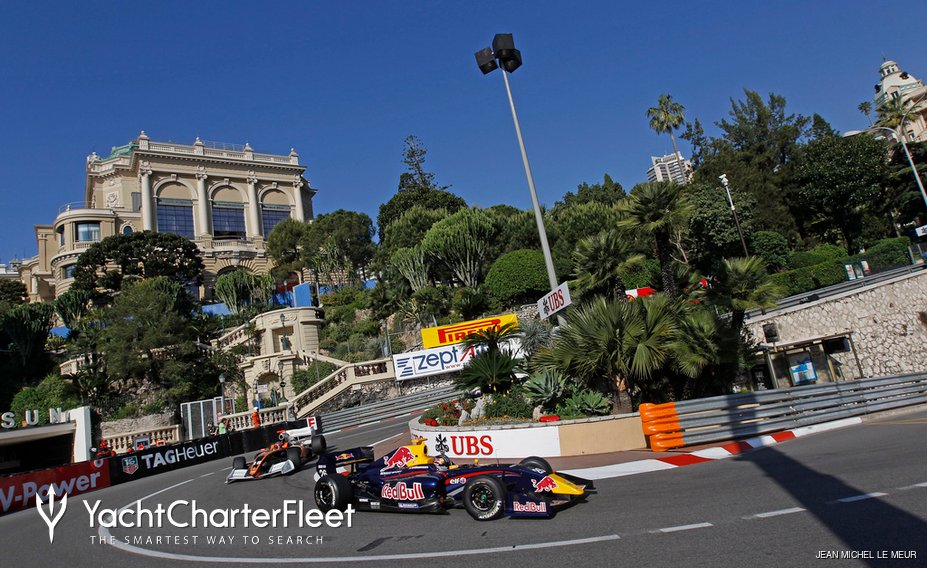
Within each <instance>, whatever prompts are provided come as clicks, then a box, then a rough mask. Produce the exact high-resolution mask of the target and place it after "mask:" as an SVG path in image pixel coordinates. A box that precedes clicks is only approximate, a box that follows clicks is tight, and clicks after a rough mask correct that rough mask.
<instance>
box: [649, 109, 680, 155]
mask: <svg viewBox="0 0 927 568" xmlns="http://www.w3.org/2000/svg"><path fill="white" fill-rule="evenodd" d="M685 110H686V107H684V106H682V105H681V104H679V103H678V102H676V101H674V100H673V96H672V95H660V98H659V99H658V100H657V106H655V107H650V108H649V109H647V117H648V118H650V128H651V129H653V130H654V131H655V132H656V133H657V134H663V133H664V132H666V133H668V134H669V135H670V140H672V141H673V153H674V155H675V156H676V159H677V160H678V159H679V148H678V147H677V146H676V136H675V135H674V134H673V131H674V130H676V129H678V128H679V127H680V126H682V125H683V124H684V123H685V121H686V115H685V114H684V113H685Z"/></svg>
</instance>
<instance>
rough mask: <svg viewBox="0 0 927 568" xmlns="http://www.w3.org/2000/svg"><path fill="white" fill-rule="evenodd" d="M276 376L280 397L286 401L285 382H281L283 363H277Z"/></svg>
mask: <svg viewBox="0 0 927 568" xmlns="http://www.w3.org/2000/svg"><path fill="white" fill-rule="evenodd" d="M277 376H278V377H279V378H280V396H282V397H283V399H284V400H286V391H285V390H284V389H285V388H286V381H285V380H283V361H277Z"/></svg>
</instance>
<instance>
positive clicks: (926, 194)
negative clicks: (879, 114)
mask: <svg viewBox="0 0 927 568" xmlns="http://www.w3.org/2000/svg"><path fill="white" fill-rule="evenodd" d="M922 98H923V97H922ZM909 112H910V111H909ZM907 116H908V115H907V113H905V115H904V117H902V119H901V124H900V127H901V129H902V132H903V131H904V119H905V118H906V117H907ZM873 130H885V131H887V132H890V133H891V135H892V137H894V138H895V139H896V140H898V141H899V142H901V147H902V148H904V155H905V156H906V157H907V158H908V164H910V165H911V171H912V172H914V180H915V181H916V182H917V188H918V189H919V190H921V197H922V198H923V199H924V205H925V206H927V192H925V191H924V182H922V181H921V175H920V174H919V173H917V166H915V165H914V159H913V158H912V157H911V152H910V151H909V150H908V145H907V144H906V143H905V141H904V134H899V133H898V132H896V131H895V129H894V128H889V127H887V126H871V127H869V128H867V129H866V130H850V131H848V132H845V133H844V134H843V137H844V138H846V137H848V136H855V135H857V134H861V133H863V132H872V131H873Z"/></svg>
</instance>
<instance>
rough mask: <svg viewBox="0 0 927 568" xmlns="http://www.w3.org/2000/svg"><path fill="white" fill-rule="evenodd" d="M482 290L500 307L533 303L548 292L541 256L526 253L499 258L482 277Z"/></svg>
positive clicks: (533, 251) (518, 251)
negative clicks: (483, 281)
mask: <svg viewBox="0 0 927 568" xmlns="http://www.w3.org/2000/svg"><path fill="white" fill-rule="evenodd" d="M486 289H487V291H489V293H490V294H492V295H493V296H494V297H495V298H496V299H498V300H499V301H500V302H502V304H503V306H514V305H519V304H524V303H529V302H535V301H537V299H538V298H539V297H541V296H543V295H544V294H546V293H547V292H549V291H550V290H549V289H550V283H549V282H548V281H547V268H546V267H545V266H544V255H542V254H541V253H540V251H536V250H527V249H522V250H515V251H512V252H509V253H505V254H503V255H502V256H500V257H499V258H498V260H496V262H494V263H493V265H492V267H491V268H490V269H489V273H488V274H487V275H486Z"/></svg>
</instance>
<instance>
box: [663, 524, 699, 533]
mask: <svg viewBox="0 0 927 568" xmlns="http://www.w3.org/2000/svg"><path fill="white" fill-rule="evenodd" d="M713 526H714V525H713V524H711V523H694V524H691V525H679V526H678V527H666V528H663V529H657V530H655V531H653V532H658V533H672V532H679V531H690V530H693V529H704V528H708V527H713Z"/></svg>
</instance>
